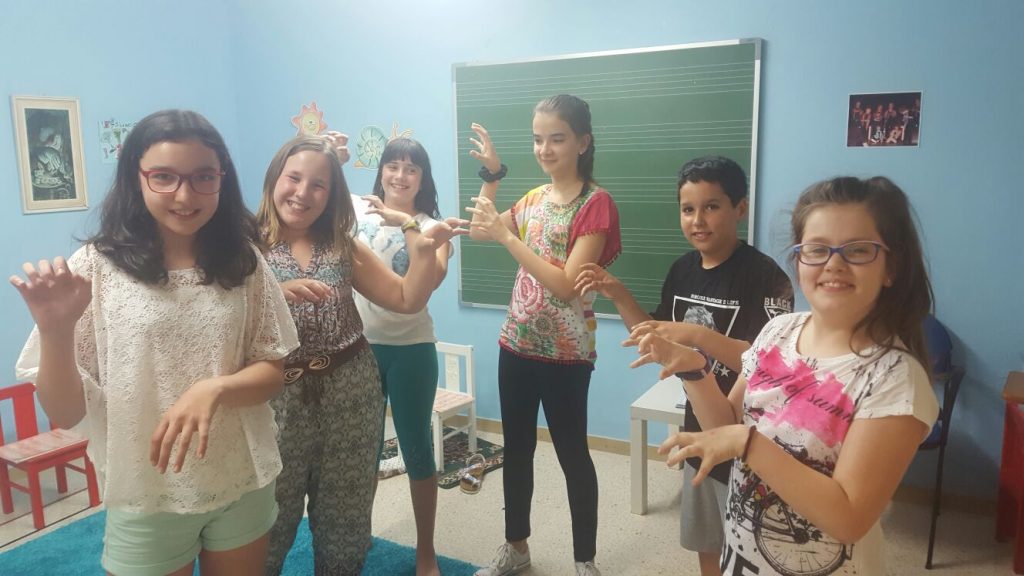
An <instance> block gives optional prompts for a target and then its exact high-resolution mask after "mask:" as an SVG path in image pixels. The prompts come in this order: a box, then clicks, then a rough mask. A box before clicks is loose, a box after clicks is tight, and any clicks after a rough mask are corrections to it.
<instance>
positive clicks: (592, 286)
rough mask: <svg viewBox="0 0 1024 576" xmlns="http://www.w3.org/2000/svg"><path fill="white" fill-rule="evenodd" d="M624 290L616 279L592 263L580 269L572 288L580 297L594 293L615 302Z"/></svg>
mask: <svg viewBox="0 0 1024 576" xmlns="http://www.w3.org/2000/svg"><path fill="white" fill-rule="evenodd" d="M624 288H625V286H623V284H622V282H621V281H620V280H619V279H618V278H616V277H615V276H613V275H612V274H611V273H610V272H608V271H607V270H605V269H604V268H603V267H601V266H600V265H599V264H594V263H593V262H589V263H587V264H584V265H583V266H581V267H580V273H579V275H578V276H576V285H575V286H574V289H575V290H576V293H577V294H579V295H580V296H583V295H585V294H586V293H587V292H590V291H594V292H597V293H598V294H600V295H601V296H604V297H605V298H608V299H610V300H615V299H616V298H617V297H618V296H619V295H620V294H621V293H622V290H623V289H624Z"/></svg>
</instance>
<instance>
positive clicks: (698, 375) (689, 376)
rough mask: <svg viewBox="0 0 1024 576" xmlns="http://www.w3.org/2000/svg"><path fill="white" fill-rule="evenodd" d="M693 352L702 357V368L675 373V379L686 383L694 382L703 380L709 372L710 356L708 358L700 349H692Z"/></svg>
mask: <svg viewBox="0 0 1024 576" xmlns="http://www.w3.org/2000/svg"><path fill="white" fill-rule="evenodd" d="M693 350H694V351H695V352H697V353H698V354H700V355H701V356H703V357H704V367H703V368H700V369H698V370H690V371H688V372H676V377H678V378H679V379H680V380H686V381H687V382H696V381H698V380H703V379H704V377H705V376H707V375H708V374H709V373H710V372H711V356H708V355H707V353H706V352H704V351H703V350H701V349H700V348H694V349H693Z"/></svg>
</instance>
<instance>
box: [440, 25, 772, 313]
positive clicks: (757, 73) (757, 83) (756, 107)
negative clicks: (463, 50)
mask: <svg viewBox="0 0 1024 576" xmlns="http://www.w3.org/2000/svg"><path fill="white" fill-rule="evenodd" d="M762 43H763V40H762V39H761V38H736V39H731V40H718V41H712V42H692V43H686V44H670V45H663V46H650V47H646V48H630V49H624V50H604V51H596V52H578V53H572V54H562V55H557V56H541V57H537V58H524V59H510V60H494V61H470V62H457V63H454V64H452V122H453V127H452V136H453V141H454V142H453V143H454V146H455V174H456V181H458V174H459V162H460V161H461V160H462V158H461V157H460V154H459V127H458V119H459V118H458V108H459V103H458V84H457V82H456V70H457V69H459V68H464V67H474V66H497V65H503V64H524V63H533V62H549V61H558V60H571V59H577V58H594V57H601V56H619V55H626V54H640V53H648V52H663V51H670V50H685V49H697V48H710V47H716V46H735V45H739V44H752V45H753V46H754V62H753V63H754V86H753V110H752V115H751V147H750V169H749V170H748V172H749V173H748V174H747V182H748V198H747V201H748V211H747V237H748V243H749V244H750V245H752V246H755V247H756V238H757V236H756V230H755V227H754V224H755V218H754V215H755V214H756V199H757V194H756V187H757V150H758V127H759V124H760V121H759V120H760V106H761V59H762ZM454 188H455V190H454V194H455V205H456V206H457V207H459V209H460V210H461V208H462V207H461V206H460V204H459V202H460V199H459V191H460V187H459V185H458V184H456V186H455V187H454ZM458 249H459V250H460V251H461V250H462V248H461V246H460V247H459V248H458ZM461 267H462V261H461V259H459V268H460V270H459V274H458V279H459V289H458V292H459V305H460V306H465V307H469V308H486V309H494V310H507V309H508V304H486V303H480V302H470V301H467V300H466V299H465V298H463V285H462V282H463V279H462V270H461ZM595 316H596V317H598V318H614V319H619V318H621V317H620V316H619V315H618V314H610V313H603V312H595Z"/></svg>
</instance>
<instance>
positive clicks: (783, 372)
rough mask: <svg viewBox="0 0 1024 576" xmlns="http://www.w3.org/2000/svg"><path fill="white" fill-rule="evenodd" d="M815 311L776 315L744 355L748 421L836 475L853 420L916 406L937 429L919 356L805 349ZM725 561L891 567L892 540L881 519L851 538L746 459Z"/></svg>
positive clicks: (805, 569) (822, 568) (837, 570)
mask: <svg viewBox="0 0 1024 576" xmlns="http://www.w3.org/2000/svg"><path fill="white" fill-rule="evenodd" d="M808 318H810V314H809V313H806V312H804V313H795V314H786V315H782V316H778V317H776V318H774V319H773V320H771V321H770V322H769V323H768V324H767V325H765V327H764V329H763V330H762V331H761V333H760V334H759V335H758V337H757V339H755V340H754V343H753V345H752V346H751V347H750V349H749V350H747V352H745V353H744V354H743V377H744V378H745V379H746V380H747V390H746V394H745V396H744V399H743V411H744V416H743V422H744V424H746V425H748V426H757V430H758V432H759V433H760V434H762V435H764V436H765V437H767V438H769V439H771V440H773V441H774V442H775V443H776V444H778V445H779V446H781V447H782V448H783V449H784V450H786V451H787V452H789V453H790V454H792V455H793V456H794V457H796V458H797V459H798V460H800V461H801V462H803V463H804V464H805V465H807V466H810V467H811V468H814V469H815V470H818V471H819V472H822V473H823V474H827V475H829V476H831V475H832V473H833V471H834V470H835V465H836V460H837V459H838V457H839V452H840V450H841V449H842V447H843V441H844V440H845V438H846V434H847V432H848V431H849V428H850V425H851V424H852V423H853V421H854V420H857V419H864V418H883V417H886V416H900V415H911V416H913V417H915V418H917V419H918V420H920V421H921V422H924V423H925V424H926V425H927V426H928V429H929V430H930V429H931V427H932V424H934V422H935V419H936V417H937V416H938V411H939V406H938V402H937V401H936V399H935V393H934V392H933V391H932V387H931V383H930V382H929V379H928V375H927V373H926V372H925V370H924V367H922V366H921V364H920V363H919V362H918V361H917V360H916V359H915V358H914V357H913V356H911V355H910V354H908V353H906V352H902V351H897V350H882V349H881V348H880V347H872V348H870V349H868V350H865V351H862V353H861V355H857V354H852V353H851V354H847V355H845V356H839V357H835V358H813V357H810V356H805V355H802V354H800V353H799V352H798V351H797V347H796V344H797V340H798V338H799V336H800V332H801V330H802V329H803V327H804V325H805V323H806V322H807V319H808ZM722 561H723V565H724V567H725V569H724V570H723V571H722V573H723V574H744V575H748V574H749V575H753V574H758V575H764V574H781V575H785V576H798V575H799V576H808V575H813V576H829V575H832V574H836V575H839V574H844V575H848V574H860V575H869V576H871V575H876V574H877V575H884V574H885V547H884V540H883V537H882V529H881V526H880V525H879V523H878V522H876V523H875V525H874V526H872V527H871V529H870V530H869V531H868V533H867V534H866V535H865V536H864V537H863V538H862V539H861V540H860V541H858V542H856V543H855V544H852V545H844V544H842V543H841V542H839V541H837V540H836V539H834V538H832V537H831V536H829V535H828V534H826V533H825V532H824V531H822V530H821V529H820V528H818V527H816V526H815V525H813V524H811V523H810V521H808V520H807V519H806V518H804V517H803V516H801V515H800V514H798V513H797V512H796V511H795V510H793V509H792V508H790V507H789V506H788V505H787V504H786V503H785V502H783V501H782V500H781V499H780V498H779V497H778V496H776V494H775V492H774V491H773V490H772V489H771V488H770V487H768V486H767V485H765V484H764V483H763V482H761V479H760V478H759V477H758V476H757V475H756V474H754V473H753V472H752V471H751V470H750V468H748V467H747V466H746V465H745V464H744V463H743V462H741V461H740V460H738V459H737V460H736V461H734V463H733V468H732V474H731V476H730V479H729V501H728V507H727V512H726V530H725V548H724V549H723V551H722Z"/></svg>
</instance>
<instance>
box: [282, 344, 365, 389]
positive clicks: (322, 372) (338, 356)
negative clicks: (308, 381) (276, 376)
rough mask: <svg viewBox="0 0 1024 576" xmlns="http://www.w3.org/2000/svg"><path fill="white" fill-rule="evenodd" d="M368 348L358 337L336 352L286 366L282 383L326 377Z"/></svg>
mask: <svg viewBox="0 0 1024 576" xmlns="http://www.w3.org/2000/svg"><path fill="white" fill-rule="evenodd" d="M369 346H370V343H369V342H367V341H366V337H365V336H362V335H360V336H359V339H358V340H356V341H355V342H353V343H351V344H349V345H348V346H346V347H345V348H342V349H341V350H338V351H337V352H332V353H330V354H321V355H319V356H315V357H313V358H310V359H309V360H302V361H299V362H292V363H291V364H286V365H285V367H284V383H285V384H294V383H295V382H297V381H298V379H299V378H302V377H303V376H306V375H317V376H326V375H328V374H330V373H331V372H334V370H335V369H337V368H338V367H339V366H341V365H342V364H344V363H346V362H348V361H349V360H351V359H352V358H354V357H355V355H356V354H358V353H359V352H361V351H362V350H365V349H366V348H367V347H369Z"/></svg>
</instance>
